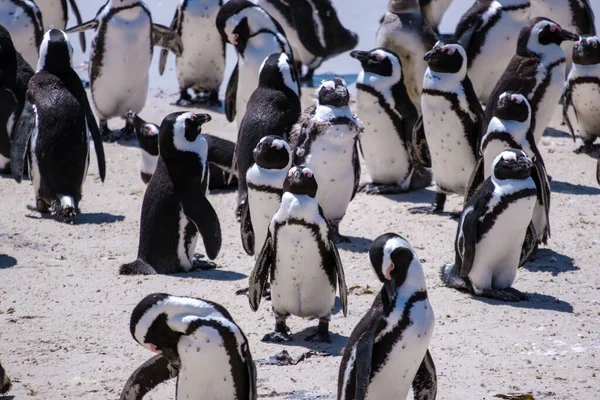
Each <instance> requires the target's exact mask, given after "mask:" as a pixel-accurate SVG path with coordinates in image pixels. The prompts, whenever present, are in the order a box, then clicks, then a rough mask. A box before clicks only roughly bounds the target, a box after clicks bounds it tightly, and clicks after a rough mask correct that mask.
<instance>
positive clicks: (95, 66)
mask: <svg viewBox="0 0 600 400" xmlns="http://www.w3.org/2000/svg"><path fill="white" fill-rule="evenodd" d="M88 29H93V30H94V36H93V39H92V51H91V54H90V63H89V75H90V85H91V92H92V99H93V102H94V107H95V109H96V113H97V115H98V117H99V119H100V129H101V130H102V137H103V139H104V140H106V141H114V140H117V139H125V140H128V139H132V138H133V137H134V136H135V132H134V130H133V126H132V125H131V124H129V123H127V122H126V124H125V127H124V128H123V129H122V130H121V131H120V134H119V135H116V136H115V135H113V134H112V132H111V130H110V129H109V128H108V119H109V118H115V117H121V118H123V119H125V120H127V112H129V111H130V110H131V111H133V112H135V113H136V114H139V113H140V111H142V109H143V108H144V105H145V104H146V96H147V95H148V75H149V68H150V63H151V61H152V53H153V51H154V46H160V47H163V48H166V49H169V50H170V51H172V52H173V53H175V55H178V56H179V55H181V52H182V48H183V45H182V42H181V38H180V37H179V35H177V34H176V33H175V32H173V31H172V30H170V29H169V28H167V27H165V26H162V25H158V24H155V23H153V22H152V16H151V14H150V10H149V9H148V7H147V6H146V4H144V3H143V2H142V1H138V0H108V1H107V2H106V4H104V5H103V6H102V7H101V8H100V10H99V11H98V13H97V14H96V17H95V18H94V19H93V20H91V21H88V22H85V23H83V24H81V25H78V26H75V27H72V28H69V29H67V33H76V32H84V31H86V30H88Z"/></svg>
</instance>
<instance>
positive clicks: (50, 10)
mask: <svg viewBox="0 0 600 400" xmlns="http://www.w3.org/2000/svg"><path fill="white" fill-rule="evenodd" d="M35 3H36V4H37V6H38V7H39V9H40V12H41V13H42V20H43V22H44V30H48V29H50V27H51V26H54V28H56V29H60V30H65V29H66V27H67V22H68V21H69V5H70V6H71V11H72V12H73V14H74V15H75V19H76V20H77V24H78V25H80V24H81V23H82V21H81V14H80V13H79V8H78V7H77V3H76V1H75V0H69V3H68V4H67V0H35ZM79 44H80V45H81V50H82V51H83V52H84V53H85V48H86V43H85V33H83V32H80V33H79Z"/></svg>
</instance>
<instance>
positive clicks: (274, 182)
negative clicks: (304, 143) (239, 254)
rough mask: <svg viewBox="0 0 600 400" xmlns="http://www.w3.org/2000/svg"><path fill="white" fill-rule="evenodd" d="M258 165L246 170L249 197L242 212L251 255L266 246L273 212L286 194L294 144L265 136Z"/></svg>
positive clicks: (255, 153)
mask: <svg viewBox="0 0 600 400" xmlns="http://www.w3.org/2000/svg"><path fill="white" fill-rule="evenodd" d="M253 156H254V165H252V167H251V168H250V169H249V170H248V172H247V173H246V182H247V185H248V200H247V201H246V202H245V203H244V208H242V215H241V225H240V232H241V236H242V244H243V246H244V250H245V251H246V253H247V254H248V255H249V256H253V255H255V254H256V255H258V253H260V250H261V249H262V246H263V244H264V243H265V239H266V238H267V231H268V230H269V225H270V224H271V220H272V219H273V215H275V213H276V212H277V210H278V209H279V205H280V204H281V196H283V182H284V181H285V178H286V177H287V173H288V171H289V169H290V167H291V166H292V155H291V151H290V146H289V145H288V143H287V142H286V141H285V140H283V138H282V137H280V136H265V137H263V138H262V139H260V142H258V144H257V145H256V148H255V149H254V151H253Z"/></svg>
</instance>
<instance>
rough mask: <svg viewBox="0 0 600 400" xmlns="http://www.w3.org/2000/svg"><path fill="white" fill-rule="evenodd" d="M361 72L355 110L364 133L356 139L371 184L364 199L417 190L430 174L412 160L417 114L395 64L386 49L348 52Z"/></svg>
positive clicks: (426, 181)
mask: <svg viewBox="0 0 600 400" xmlns="http://www.w3.org/2000/svg"><path fill="white" fill-rule="evenodd" d="M350 56H351V57H353V58H356V59H357V60H358V61H360V63H361V65H362V68H363V70H362V71H361V72H360V73H359V74H358V78H357V81H356V92H357V93H356V104H357V112H358V115H360V120H361V121H362V123H363V125H364V132H363V134H362V135H361V137H360V138H359V143H360V149H361V153H362V156H363V157H364V159H365V163H366V164H367V169H368V170H369V175H370V176H371V180H372V182H370V183H367V184H365V185H362V186H361V188H360V189H359V190H360V191H362V192H365V193H367V194H393V193H402V192H407V191H409V190H415V189H422V188H424V187H426V186H428V185H429V183H430V182H431V172H430V171H429V170H427V169H426V168H425V166H424V165H422V163H420V162H419V158H418V157H415V149H414V146H413V141H412V131H413V128H414V124H415V122H416V121H417V118H418V112H417V109H416V108H415V106H414V105H413V103H412V101H411V100H410V98H409V97H408V94H407V93H406V87H405V86H404V76H403V73H402V65H401V63H400V58H399V57H398V56H397V55H396V54H394V53H392V52H391V51H389V50H386V49H381V48H378V49H373V50H371V51H353V52H352V53H350Z"/></svg>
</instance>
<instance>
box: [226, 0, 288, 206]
mask: <svg viewBox="0 0 600 400" xmlns="http://www.w3.org/2000/svg"><path fill="white" fill-rule="evenodd" d="M227 4H229V3H227ZM223 9H225V6H223ZM261 12H262V11H261ZM297 84H298V77H297V75H296V70H295V69H294V64H293V63H292V60H291V59H290V58H289V57H288V55H287V54H286V53H275V54H271V55H270V56H268V57H267V58H266V59H265V60H264V62H263V64H262V66H261V67H260V74H259V79H258V87H257V88H256V90H255V91H254V92H253V93H252V96H250V100H249V101H248V104H247V110H248V113H247V115H246V116H245V117H244V118H243V119H242V121H241V124H240V129H239V131H238V138H237V143H236V148H235V168H236V169H237V174H238V208H237V210H236V215H238V216H239V215H240V213H241V210H242V208H243V206H244V203H245V202H246V197H247V194H248V188H247V184H246V173H247V171H248V169H249V168H250V167H251V166H252V164H253V163H254V158H253V154H254V149H255V148H256V145H257V144H258V142H259V141H260V139H261V138H263V137H264V136H267V135H270V134H277V135H278V136H281V137H283V138H284V139H286V140H287V139H288V136H289V134H290V131H291V130H292V127H293V126H294V124H295V123H296V121H298V118H299V117H300V97H299V92H298V87H297Z"/></svg>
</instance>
